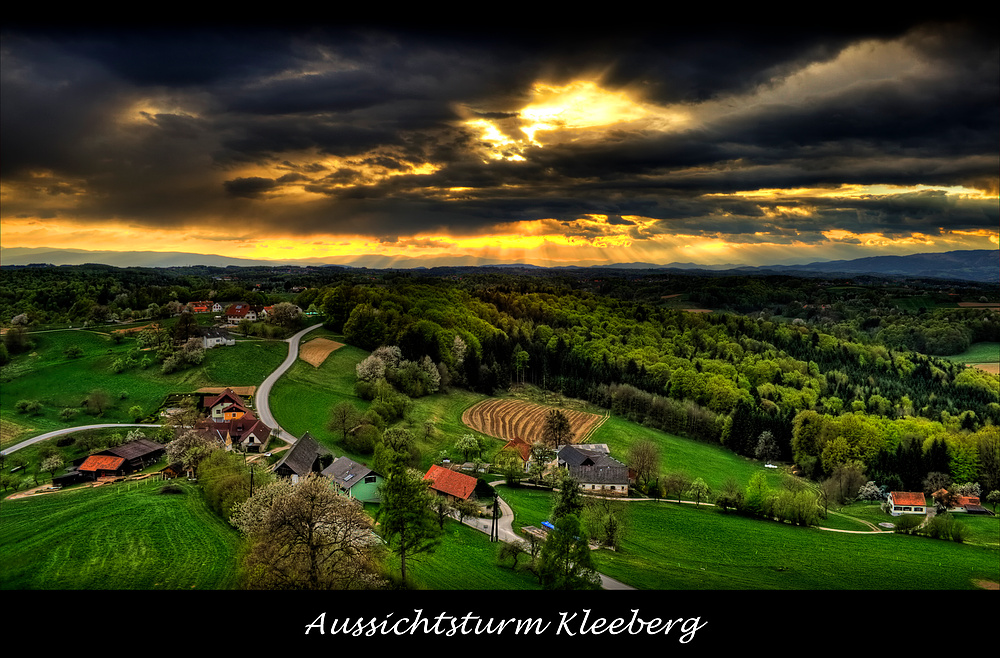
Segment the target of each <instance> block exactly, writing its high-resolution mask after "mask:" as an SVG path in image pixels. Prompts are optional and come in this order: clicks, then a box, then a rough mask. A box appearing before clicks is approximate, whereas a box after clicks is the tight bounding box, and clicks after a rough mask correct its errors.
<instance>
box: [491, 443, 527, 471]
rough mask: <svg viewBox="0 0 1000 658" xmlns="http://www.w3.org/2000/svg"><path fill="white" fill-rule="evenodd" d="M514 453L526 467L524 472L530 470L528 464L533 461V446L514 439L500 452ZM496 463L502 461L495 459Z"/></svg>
mask: <svg viewBox="0 0 1000 658" xmlns="http://www.w3.org/2000/svg"><path fill="white" fill-rule="evenodd" d="M504 451H507V452H513V453H514V454H515V455H517V457H518V459H520V460H521V465H522V466H524V470H528V462H530V461H531V444H530V443H528V442H527V441H525V440H524V439H521V438H517V437H515V438H513V439H511V440H509V441H507V443H505V444H504V446H503V447H502V448H500V452H504ZM494 461H498V462H499V461H501V460H500V459H494Z"/></svg>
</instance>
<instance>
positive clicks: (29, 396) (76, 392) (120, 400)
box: [0, 330, 288, 442]
mask: <svg viewBox="0 0 1000 658" xmlns="http://www.w3.org/2000/svg"><path fill="white" fill-rule="evenodd" d="M31 338H32V340H33V341H34V342H35V348H34V349H33V350H32V351H31V352H30V353H28V354H24V355H20V356H18V357H17V358H15V359H14V360H13V361H12V362H11V363H10V364H9V365H7V366H6V367H4V368H3V372H2V373H0V375H2V378H3V389H4V390H3V396H2V398H0V418H2V419H3V420H4V421H5V425H4V428H3V438H4V440H5V442H14V441H16V440H18V439H19V438H25V437H27V436H30V435H31V434H32V433H38V432H42V431H48V430H53V429H59V428H63V427H73V426H78V425H85V424H89V423H108V422H112V423H113V422H133V420H134V419H133V418H132V417H131V416H130V415H129V413H128V412H129V409H131V407H133V406H139V407H140V408H141V409H142V410H143V412H144V413H146V414H150V413H152V412H154V411H155V410H156V409H157V408H159V406H160V405H161V404H162V402H163V400H164V398H165V397H166V395H167V394H169V393H175V392H190V391H194V390H196V389H198V388H200V387H202V386H250V385H257V384H260V383H261V382H262V381H263V380H264V378H265V377H266V376H267V375H268V374H270V372H271V371H273V370H274V369H275V368H276V367H278V365H279V364H280V363H281V361H282V360H283V359H284V357H285V355H286V354H287V353H288V346H287V344H286V343H284V342H280V341H257V340H248V341H238V342H237V343H236V345H234V346H232V347H223V348H216V349H212V350H208V351H207V352H206V353H205V358H204V360H203V361H202V363H201V364H200V365H198V366H196V367H193V368H188V369H185V370H180V371H178V372H175V373H171V374H168V375H164V374H163V373H162V372H161V371H160V367H159V364H157V363H154V364H152V365H150V366H149V367H148V368H146V369H142V368H140V367H135V368H132V369H129V370H126V371H125V372H122V373H120V374H114V373H113V372H112V370H111V364H112V363H113V362H114V361H115V360H116V359H118V358H119V357H122V356H124V355H125V354H127V353H128V352H129V351H130V350H132V349H134V347H135V342H134V339H131V338H127V339H125V340H124V341H122V343H120V344H115V343H114V342H113V341H112V340H111V338H110V337H109V336H108V335H106V334H100V333H94V332H89V331H76V330H70V331H58V332H50V333H37V334H31ZM70 346H77V347H80V348H81V350H82V352H83V353H82V355H81V356H79V357H77V358H70V357H68V356H66V355H65V354H64V351H65V350H66V349H67V348H68V347H70ZM95 389H103V390H105V391H107V393H108V394H109V396H110V398H111V406H110V407H109V408H108V409H106V410H105V412H104V413H103V414H102V415H100V416H92V415H89V414H87V413H86V412H85V411H84V410H83V409H81V404H82V402H83V401H84V400H85V399H87V397H88V394H89V393H90V392H91V391H92V390H95ZM19 400H37V401H39V402H41V404H42V409H41V412H40V413H38V414H31V415H28V414H20V413H18V412H17V410H16V409H15V405H16V403H17V402H18V401H19ZM64 409H76V410H78V413H77V414H76V416H75V417H74V418H73V419H71V420H63V419H61V418H60V417H59V414H60V412H62V411H63V410H64Z"/></svg>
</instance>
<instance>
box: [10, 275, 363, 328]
mask: <svg viewBox="0 0 1000 658" xmlns="http://www.w3.org/2000/svg"><path fill="white" fill-rule="evenodd" d="M315 270H318V271H313V270H312V269H307V268H263V267H262V268H205V267H180V268H138V267H129V268H116V267H111V266H107V265H79V266H72V267H17V268H11V267H4V268H2V269H0V324H3V325H4V326H6V325H8V324H9V323H10V322H11V320H12V319H13V318H15V317H18V316H24V318H25V319H26V321H27V323H29V324H32V325H44V324H59V323H72V324H82V323H84V322H89V323H96V324H102V323H106V322H111V321H116V320H121V321H127V320H132V319H147V318H149V319H162V318H167V317H170V316H171V315H174V314H176V313H177V312H179V310H177V309H176V308H172V307H171V305H182V304H186V303H188V302H191V301H203V300H207V299H211V300H213V301H221V302H224V303H225V302H237V301H242V302H247V303H248V304H254V305H260V306H267V305H271V304H275V303H278V302H282V301H288V300H289V299H290V297H291V296H292V294H293V293H292V289H293V288H295V287H297V286H298V287H304V286H306V285H310V284H312V285H317V284H320V283H321V282H322V283H329V282H331V281H336V280H338V279H340V278H343V277H344V276H345V275H344V274H343V271H342V270H340V269H339V268H329V269H326V268H315ZM303 308H305V307H303Z"/></svg>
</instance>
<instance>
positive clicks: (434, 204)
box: [0, 20, 1000, 265]
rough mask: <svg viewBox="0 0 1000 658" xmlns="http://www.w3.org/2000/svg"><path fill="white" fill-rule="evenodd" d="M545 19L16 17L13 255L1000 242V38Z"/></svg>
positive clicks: (8, 215) (586, 255)
mask: <svg viewBox="0 0 1000 658" xmlns="http://www.w3.org/2000/svg"><path fill="white" fill-rule="evenodd" d="M539 36H540V35H538V34H534V33H533V34H531V35H522V34H510V33H506V32H504V33H498V32H486V31H483V32H479V33H470V32H469V31H467V30H462V31H458V30H456V31H453V32H452V31H446V30H437V31H434V32H431V31H420V30H399V29H389V28H379V27H377V26H371V25H366V26H364V27H360V26H358V27H345V28H340V29H332V28H322V29H305V28H303V29H294V30H293V29H281V30H278V29H275V30H259V29H254V30H250V29H231V30H226V31H223V30H219V29H194V28H190V29H185V30H178V29H175V30H171V31H165V30H164V31H151V30H146V31H143V30H137V29H129V30H113V29H107V30H100V31H99V30H96V29H82V30H80V29H78V30H68V29H64V30H55V29H43V28H39V27H33V28H25V27H22V28H8V29H6V30H4V31H3V32H2V33H0V39H2V46H0V48H2V52H0V54H2V71H0V74H2V78H0V83H2V88H3V94H2V95H0V126H2V128H0V246H2V247H3V248H4V249H11V248H18V247H47V248H54V249H65V248H73V249H94V250H115V251H184V252H194V253H200V254H222V255H227V256H233V257H238V258H257V259H268V260H282V261H287V260H293V259H318V260H322V261H324V262H329V263H343V264H348V263H354V264H366V263H368V262H371V261H368V260H366V259H370V258H371V257H387V258H388V259H389V261H388V262H398V263H400V264H406V265H409V264H413V263H414V262H415V261H411V260H408V259H425V262H426V263H427V264H440V263H447V262H455V259H457V258H460V257H472V258H475V259H480V260H479V261H477V262H506V263H511V262H524V263H532V264H538V265H565V264H575V263H578V264H599V263H614V262H637V261H642V262H650V263H657V264H667V263H671V262H698V263H705V264H718V263H740V264H768V263H792V262H797V263H804V262H810V261H817V260H831V259H844V258H857V257H863V256H870V255H882V254H908V253H915V252H935V251H948V250H952V249H984V248H985V249H995V248H996V247H997V245H998V224H1000V211H998V195H997V192H998V171H1000V154H998V144H1000V113H998V107H1000V102H998V101H1000V85H998V81H1000V49H998V39H997V36H996V34H995V31H994V30H988V29H987V28H986V27H985V26H984V27H982V28H978V27H976V26H975V25H972V24H970V23H964V22H952V23H948V22H933V23H930V22H928V23H923V22H920V21H916V20H913V21H910V22H907V23H898V24H888V25H878V26H872V27H869V29H868V31H867V32H862V31H859V30H857V29H852V30H850V31H844V30H841V31H838V30H826V31H815V30H813V31H808V30H802V29H796V30H787V31H786V30H784V29H782V28H777V27H775V28H772V29H769V30H768V29H747V30H740V31H733V30H728V31H719V32H714V31H709V30H691V29H689V28H688V27H686V26H677V27H676V28H675V29H672V30H671V29H668V28H660V27H657V29H656V30H655V31H653V30H650V31H648V32H643V31H639V32H636V31H635V30H630V31H628V32H624V31H621V32H619V31H615V32H614V33H612V34H610V35H609V34H606V33H604V32H603V31H594V32H593V33H579V32H576V33H574V34H573V35H572V36H562V37H554V36H553V37H551V38H538V37H539ZM393 259H396V260H395V261H393ZM380 262H386V261H380Z"/></svg>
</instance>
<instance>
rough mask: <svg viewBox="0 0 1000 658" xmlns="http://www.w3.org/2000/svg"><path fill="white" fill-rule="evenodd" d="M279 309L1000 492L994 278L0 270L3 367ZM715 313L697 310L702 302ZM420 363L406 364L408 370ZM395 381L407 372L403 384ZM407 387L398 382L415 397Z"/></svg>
mask: <svg viewBox="0 0 1000 658" xmlns="http://www.w3.org/2000/svg"><path fill="white" fill-rule="evenodd" d="M206 299H211V300H213V301H222V302H224V303H225V302H227V301H244V302H248V303H251V304H275V303H278V302H292V303H294V304H296V305H298V306H299V307H300V308H301V309H302V310H303V311H306V312H307V313H308V314H310V315H313V316H315V317H317V318H319V319H321V320H322V321H323V322H324V324H325V325H326V327H327V328H329V329H331V330H333V331H334V332H337V333H342V334H343V336H344V338H345V341H346V342H347V343H348V344H351V345H354V346H357V347H360V348H362V349H365V350H369V351H371V350H375V349H376V348H379V347H381V346H389V345H391V346H397V347H398V348H399V350H400V351H401V354H402V357H403V358H404V359H405V360H407V361H409V362H412V363H414V364H416V363H423V364H424V368H423V370H424V371H425V372H426V371H427V369H428V368H427V364H433V365H434V366H436V369H437V375H438V377H435V378H434V379H435V386H436V385H438V383H439V384H440V386H441V387H442V388H447V387H463V388H467V389H469V390H472V391H475V392H478V393H484V394H493V393H496V392H500V391H502V390H505V389H506V388H508V387H509V386H510V385H511V384H515V383H523V384H531V385H534V386H536V387H539V388H542V389H546V390H551V391H557V392H560V393H562V394H564V395H566V396H568V397H573V398H579V399H583V400H587V401H590V402H592V403H594V404H597V405H599V406H601V407H604V408H606V409H609V410H611V411H612V412H613V413H615V414H618V415H620V416H623V417H625V418H628V419H629V420H633V421H636V422H639V423H643V424H645V425H647V426H650V427H654V428H657V429H662V430H665V431H668V432H671V433H674V434H679V435H682V436H688V437H691V438H694V439H697V440H700V441H704V442H709V443H715V444H721V445H723V446H725V447H727V448H729V449H731V450H733V451H734V452H736V453H738V454H741V455H746V456H750V457H753V456H754V454H755V451H756V450H757V448H758V444H759V437H760V436H761V435H762V433H765V432H768V433H770V436H773V438H774V440H775V442H776V449H777V451H778V458H780V459H782V460H786V461H791V462H794V463H795V464H796V465H797V466H798V467H799V469H800V470H801V472H802V474H803V475H805V476H808V477H811V478H814V479H817V480H819V479H822V478H825V477H828V476H829V475H831V474H832V473H834V472H835V471H836V470H837V469H844V468H849V469H855V470H858V471H860V472H865V473H867V474H868V477H869V479H877V480H878V481H879V484H880V485H883V486H886V487H889V488H895V489H911V488H916V487H918V486H919V485H920V481H921V480H922V479H923V478H924V477H925V476H926V475H927V473H928V472H942V473H946V474H947V475H948V476H950V478H951V479H952V481H955V482H979V483H980V485H981V486H982V488H983V490H984V491H992V490H995V489H998V488H1000V431H998V426H1000V403H998V394H1000V380H998V377H997V375H996V374H990V373H987V372H985V371H983V370H980V369H977V368H971V367H967V366H966V365H964V364H963V363H962V362H961V361H960V360H955V359H948V358H944V357H947V356H951V355H956V354H960V353H962V352H964V351H965V350H967V349H969V347H970V346H972V345H975V344H977V343H984V342H986V343H990V342H997V341H1000V315H998V313H997V312H996V310H995V309H992V308H982V307H975V306H960V305H959V303H961V302H965V303H973V304H985V303H990V302H997V301H998V291H997V288H996V286H995V285H989V284H977V283H972V282H961V281H958V282H956V281H940V280H934V279H903V278H900V277H895V278H878V277H872V276H863V277H852V278H850V279H842V278H841V279H832V278H823V277H794V276H786V275H780V276H779V275H749V274H747V275H744V274H733V273H705V272H701V273H698V272H683V273H679V272H664V271H657V270H620V271H610V270H600V271H594V270H584V269H579V270H539V269H538V268H523V269H518V268H441V269H435V270H365V269H357V270H352V269H347V268H339V267H325V268H323V267H316V268H295V267H286V268H264V267H262V268H234V267H228V268H207V267H204V268H169V269H147V268H125V269H119V268H114V267H106V266H100V265H87V266H76V267H17V268H10V267H4V268H3V269H2V278H0V323H2V325H3V326H4V327H6V328H7V331H6V332H5V334H4V341H3V343H2V348H0V365H3V364H4V363H6V362H7V361H9V360H10V359H11V358H13V357H14V356H15V355H16V354H17V353H19V352H22V351H24V350H27V349H30V331H35V330H41V329H45V328H48V327H56V326H66V325H67V324H69V325H76V326H80V325H102V324H109V323H111V324H113V323H123V322H128V321H134V320H143V319H155V318H166V317H170V316H171V315H176V314H177V313H179V309H180V308H181V307H183V305H184V304H186V303H187V302H189V301H195V300H206ZM708 311H711V312H708ZM415 372H416V371H415ZM397 386H398V387H405V386H406V382H397ZM411 390H412V389H411Z"/></svg>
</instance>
